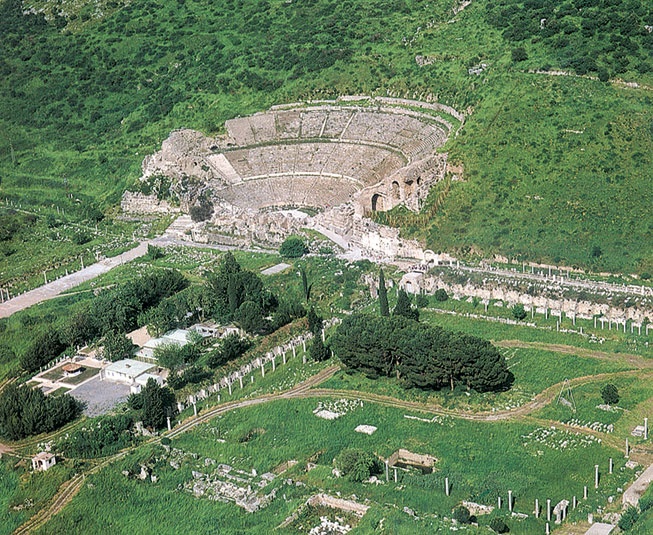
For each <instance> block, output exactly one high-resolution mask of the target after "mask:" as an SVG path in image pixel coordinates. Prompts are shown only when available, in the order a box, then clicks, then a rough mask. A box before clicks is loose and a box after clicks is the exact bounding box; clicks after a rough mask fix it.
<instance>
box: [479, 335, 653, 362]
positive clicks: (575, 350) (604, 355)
mask: <svg viewBox="0 0 653 535" xmlns="http://www.w3.org/2000/svg"><path fill="white" fill-rule="evenodd" d="M492 343H493V344H494V345H496V346H499V347H504V348H520V349H541V350H543V351H552V352H554V353H564V354H566V355H575V356H577V357H590V358H596V359H603V360H611V361H614V362H626V363H627V364H630V365H631V366H635V367H637V368H639V369H648V368H653V360H652V359H647V358H645V357H643V356H641V355H634V354H632V353H608V352H606V351H597V350H594V349H587V348H582V347H576V346H567V345H563V344H546V343H544V342H523V341H521V340H499V341H494V340H493V341H492Z"/></svg>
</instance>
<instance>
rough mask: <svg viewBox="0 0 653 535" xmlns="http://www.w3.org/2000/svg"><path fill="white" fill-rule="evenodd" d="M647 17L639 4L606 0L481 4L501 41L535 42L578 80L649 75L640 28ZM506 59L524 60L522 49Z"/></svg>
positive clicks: (648, 45) (648, 42)
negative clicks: (586, 76) (592, 74)
mask: <svg viewBox="0 0 653 535" xmlns="http://www.w3.org/2000/svg"><path fill="white" fill-rule="evenodd" d="M607 6H609V8H608V7H607ZM648 13H649V12H648V10H647V9H646V8H645V7H644V4H643V3H642V2H637V1H634V2H633V1H631V0H609V1H608V3H607V4H606V3H605V2H599V1H597V0H568V1H565V2H562V3H556V2H553V1H552V0H528V1H527V2H521V1H518V0H493V1H490V2H488V4H487V19H488V22H489V23H490V24H491V25H492V26H494V27H495V28H497V29H500V30H502V32H503V37H504V38H505V39H506V40H508V41H509V42H511V43H515V44H517V43H519V44H521V43H525V42H528V41H529V40H533V42H534V41H535V39H537V40H538V41H541V42H543V43H544V45H545V46H546V47H547V48H548V49H549V51H550V52H551V53H552V54H553V55H554V56H556V58H557V59H558V61H559V62H560V66H561V67H563V68H572V69H574V70H575V71H576V73H577V74H580V75H584V74H587V73H589V72H598V73H601V72H605V73H606V76H607V73H608V71H609V72H612V73H623V72H626V71H628V70H633V71H637V72H639V73H640V74H643V73H646V72H649V71H650V70H651V69H652V68H653V65H652V64H651V61H650V52H651V49H652V48H653V38H651V35H650V34H649V33H648V32H647V31H646V30H645V28H644V27H645V25H646V24H649V22H646V21H647V20H648ZM512 59H513V61H514V62H520V61H525V60H526V59H528V53H527V51H526V49H525V48H524V47H523V46H518V47H516V48H513V49H512ZM606 79H607V78H606Z"/></svg>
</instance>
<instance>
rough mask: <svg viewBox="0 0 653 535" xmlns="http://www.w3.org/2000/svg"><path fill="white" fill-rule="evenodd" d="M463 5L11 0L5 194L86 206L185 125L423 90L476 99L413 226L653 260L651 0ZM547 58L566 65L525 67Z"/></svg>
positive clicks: (543, 249)
mask: <svg viewBox="0 0 653 535" xmlns="http://www.w3.org/2000/svg"><path fill="white" fill-rule="evenodd" d="M460 7H461V5H458V4H457V3H455V2H452V1H450V0H438V1H436V2H426V1H425V0H424V1H421V0H364V1H355V0H342V1H336V0H318V1H309V0H293V2H285V1H280V0H260V1H249V0H248V1H245V2H238V3H237V2H234V1H233V0H216V1H214V2H205V1H196V0H177V1H176V2H163V1H154V0H135V1H132V2H130V3H124V2H122V1H119V0H112V1H109V2H106V1H101V2H96V3H91V4H88V3H82V2H71V3H66V4H65V5H64V4H59V3H54V2H51V1H49V0H33V1H32V2H31V3H30V2H29V0H27V1H26V2H25V3H24V4H21V2H20V0H0V35H1V36H2V37H1V38H0V179H1V183H0V197H1V198H3V199H4V198H8V199H9V200H13V201H14V202H19V203H21V204H22V205H23V207H24V208H25V207H28V208H31V209H34V208H37V207H39V208H41V209H42V210H46V209H48V210H50V211H51V210H53V209H54V208H53V206H55V205H58V206H60V207H61V208H63V209H65V211H66V214H67V216H68V217H71V218H76V219H78V220H83V219H84V218H85V217H86V215H85V212H84V211H85V207H86V206H88V205H89V204H91V203H97V204H98V206H100V207H101V208H102V209H103V210H105V211H106V210H107V209H108V208H109V207H111V206H113V205H115V204H116V203H117V202H118V200H119V196H120V194H121V193H122V191H123V190H124V189H125V188H126V187H128V186H129V185H130V184H133V182H134V181H135V179H136V178H137V177H138V176H139V174H140V163H141V161H142V158H143V156H144V155H146V154H148V153H151V152H153V151H154V150H155V149H156V148H157V147H158V146H159V145H160V143H161V141H162V140H163V139H164V138H165V137H166V136H167V134H168V133H169V131H170V130H172V129H174V128H179V127H182V126H184V127H192V128H196V129H199V130H202V131H204V132H206V133H216V132H219V131H220V129H221V128H222V125H223V123H224V120H226V119H228V118H231V117H234V116H236V115H244V114H248V113H252V112H255V111H260V110H262V109H265V108H266V107H268V106H270V105H272V104H274V103H279V102H290V101H297V100H301V99H314V98H321V97H329V98H332V97H336V96H338V95H342V94H361V93H362V94H383V95H386V94H390V95H393V96H402V97H403V96H407V97H410V98H418V99H419V98H427V97H428V98H435V99H437V100H439V101H441V102H444V103H446V104H449V105H452V106H454V107H456V108H457V109H459V110H461V111H467V112H469V117H468V120H467V122H466V124H465V126H464V127H463V129H462V130H461V131H460V134H459V135H458V136H457V137H456V138H454V139H452V140H451V141H450V142H449V144H448V146H447V147H446V149H447V150H449V152H450V154H451V158H452V160H454V161H455V162H460V163H463V164H464V167H465V181H464V182H456V183H454V184H453V185H452V186H451V188H449V189H448V190H447V194H446V195H444V196H442V199H439V201H441V202H438V206H437V210H433V211H434V212H435V214H436V215H435V216H434V217H433V220H432V222H431V223H430V224H429V225H428V228H421V227H420V228H410V227H411V222H410V220H407V221H406V222H405V224H404V226H405V227H406V230H407V231H409V233H412V234H416V235H418V236H419V237H422V238H423V239H425V240H426V242H427V245H428V246H429V247H431V248H433V249H436V250H452V251H454V252H456V253H458V254H466V253H470V254H471V253H474V252H479V253H482V254H485V255H487V254H492V253H501V254H503V255H506V256H510V257H521V258H524V259H532V260H545V261H551V262H560V263H566V264H578V265H582V266H586V267H590V268H592V269H597V270H604V269H610V270H615V271H617V270H625V271H632V272H640V273H641V272H644V271H650V270H651V269H653V253H652V252H651V247H650V243H651V242H652V240H653V235H652V231H653V220H652V218H651V217H650V216H649V215H648V213H649V212H648V207H649V206H650V205H651V201H652V200H653V199H652V196H653V194H652V193H651V189H650V187H649V180H648V178H649V172H648V169H650V168H651V164H653V161H652V160H653V108H652V107H651V97H652V96H653V95H652V94H651V90H650V89H648V88H647V86H651V85H653V74H652V73H651V72H650V70H651V53H652V46H653V37H652V35H653V34H651V33H649V32H648V30H647V28H646V26H647V25H651V24H653V20H652V19H651V6H650V4H649V3H648V2H646V1H645V0H628V1H625V0H624V1H623V2H621V1H619V0H600V1H598V0H577V1H575V2H565V3H563V4H561V5H557V4H556V5H554V4H553V3H552V2H545V1H544V0H529V1H528V2H523V3H522V2H515V1H513V0H495V1H489V0H488V1H486V0H479V1H476V0H475V1H474V2H472V3H471V4H470V5H468V6H466V7H465V9H464V10H462V11H459V9H460ZM606 17H607V21H606V20H604V19H605V18H606ZM543 18H546V19H547V20H546V21H545V23H543V24H541V23H540V21H541V19H543ZM416 56H422V58H421V59H420V61H419V63H418V61H417V60H416ZM420 64H421V65H422V66H420ZM469 69H473V70H472V73H471V74H470V71H469ZM546 69H563V70H565V71H568V73H569V74H570V75H571V76H551V75H549V74H530V73H528V71H529V70H546ZM476 73H478V74H476ZM577 75H585V76H584V77H580V76H577ZM590 75H591V77H590ZM615 76H619V77H621V78H623V79H624V80H626V81H629V82H638V83H639V84H640V86H641V87H639V88H632V87H625V86H624V85H623V84H618V83H615V81H614V78H615ZM606 77H609V78H610V77H611V78H612V83H611V82H607V83H606V82H602V81H600V80H599V79H598V78H601V79H602V80H604V79H606ZM434 201H435V199H434ZM413 226H414V225H413ZM3 262H5V263H6V262H8V259H5V260H4V261H3V260H2V259H1V258H0V264H2V263H3Z"/></svg>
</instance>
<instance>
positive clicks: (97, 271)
mask: <svg viewBox="0 0 653 535" xmlns="http://www.w3.org/2000/svg"><path fill="white" fill-rule="evenodd" d="M147 243H148V242H141V243H139V244H138V245H137V246H136V247H134V248H133V249H130V250H129V251H127V252H125V253H122V254H121V255H118V256H114V257H112V258H107V259H105V260H102V261H101V262H97V263H96V264H91V265H90V266H88V267H86V268H84V269H82V270H80V271H76V272H75V273H71V274H70V275H66V276H65V277H61V278H60V279H57V280H55V281H52V282H49V283H48V284H45V285H44V286H40V287H38V288H35V289H34V290H30V291H29V292H25V293H24V294H22V295H19V296H16V297H12V298H11V299H10V300H9V301H5V302H4V303H2V304H0V318H8V317H9V316H11V315H12V314H13V313H15V312H18V311H19V310H24V309H26V308H28V307H31V306H32V305H35V304H37V303H40V302H42V301H46V300H48V299H52V298H53V297H56V296H58V295H59V294H61V293H63V292H65V291H67V290H70V289H71V288H74V287H75V286H79V285H80V284H82V283H83V282H86V281H89V280H91V279H94V278H95V277H97V276H98V275H102V274H103V273H106V272H107V271H109V270H111V269H113V268H114V267H116V266H119V265H121V264H124V263H126V262H129V261H131V260H134V259H135V258H139V257H141V256H144V255H145V254H146V253H147Z"/></svg>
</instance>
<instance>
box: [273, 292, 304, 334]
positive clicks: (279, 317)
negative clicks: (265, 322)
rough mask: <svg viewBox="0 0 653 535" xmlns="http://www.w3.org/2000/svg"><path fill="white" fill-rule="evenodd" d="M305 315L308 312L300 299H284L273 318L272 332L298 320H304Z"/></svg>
mask: <svg viewBox="0 0 653 535" xmlns="http://www.w3.org/2000/svg"><path fill="white" fill-rule="evenodd" d="M305 315H306V310H305V309H304V307H303V306H302V304H301V303H300V302H299V300H298V299H292V298H286V299H282V300H281V301H280V302H279V306H278V307H277V310H275V312H274V314H273V316H272V324H271V326H270V330H272V331H276V330H277V329H279V328H281V327H283V326H284V325H287V324H288V323H290V322H292V321H293V320H296V319H297V318H303V317H304V316H305Z"/></svg>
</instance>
